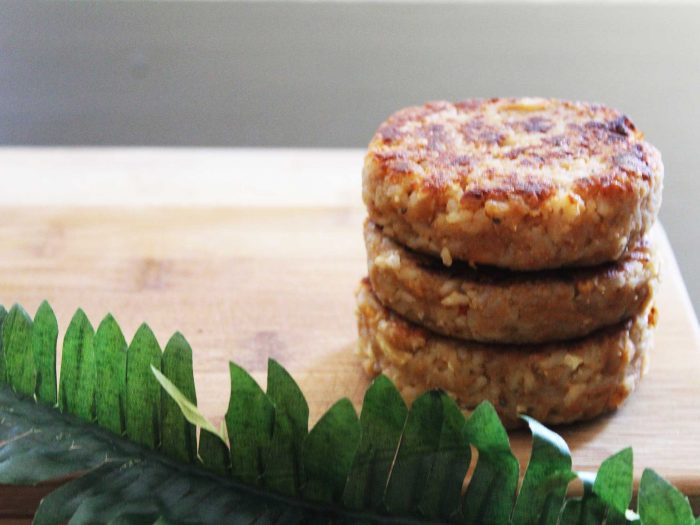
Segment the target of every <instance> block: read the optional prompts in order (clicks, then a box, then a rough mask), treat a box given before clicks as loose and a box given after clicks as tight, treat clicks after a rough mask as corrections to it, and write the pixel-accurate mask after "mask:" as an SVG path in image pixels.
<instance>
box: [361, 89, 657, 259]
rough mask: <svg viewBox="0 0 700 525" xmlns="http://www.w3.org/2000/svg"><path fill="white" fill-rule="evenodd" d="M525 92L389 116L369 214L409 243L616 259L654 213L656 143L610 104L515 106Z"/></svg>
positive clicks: (371, 181) (374, 144)
mask: <svg viewBox="0 0 700 525" xmlns="http://www.w3.org/2000/svg"><path fill="white" fill-rule="evenodd" d="M528 103H529V104H532V102H528V101H523V100H521V99H489V100H470V101H465V102H461V103H456V104H450V103H448V102H436V103H431V104H426V105H424V106H418V107H411V108H406V109H404V110H401V111H399V112H397V113H395V114H394V115H392V116H391V117H389V119H387V121H385V122H384V123H383V124H382V125H381V126H380V127H379V129H378V130H377V132H376V134H375V135H374V137H373V139H372V141H371V142H370V145H369V149H368V152H367V155H366V157H365V167H364V172H363V196H364V200H365V203H366V204H367V208H368V211H369V214H370V217H371V218H372V220H373V221H375V222H376V223H378V224H381V225H382V226H385V227H387V228H389V229H390V230H391V233H392V235H393V236H394V237H395V238H396V239H397V240H400V241H401V242H402V243H403V244H406V245H408V246H411V247H412V248H414V249H417V250H421V251H425V252H428V253H433V254H440V252H441V251H442V250H443V249H444V248H447V249H448V250H449V252H450V254H451V257H452V258H455V259H461V260H464V261H469V262H472V263H478V264H490V265H495V266H501V267H506V268H511V269H518V270H533V269H542V268H554V267H559V266H568V265H577V266H583V265H592V264H598V263H602V262H605V261H611V260H615V259H617V258H619V257H620V256H621V255H622V253H624V250H625V249H626V247H627V246H628V245H629V244H631V243H633V242H635V241H636V240H637V239H639V238H640V237H641V236H643V235H644V234H645V232H646V231H647V230H648V229H649V228H650V227H651V225H652V224H653V222H654V220H655V217H656V214H657V212H658V208H659V206H660V202H661V186H662V179H663V165H662V163H661V156H660V154H659V152H658V151H657V150H656V149H655V148H654V147H653V146H651V145H650V144H648V143H647V142H645V141H644V140H643V135H642V134H641V133H640V132H639V131H638V130H637V129H636V127H635V126H634V124H633V123H632V122H631V121H630V120H629V119H628V118H627V117H626V116H624V115H623V114H621V113H620V112H618V111H616V110H614V109H610V108H607V107H605V106H601V105H596V104H584V103H578V102H567V101H558V100H540V101H535V102H534V104H535V107H536V108H539V109H536V110H531V109H527V110H522V111H520V110H516V109H512V108H517V107H519V105H522V104H528ZM537 104H540V106H541V107H539V106H537ZM494 115H495V116H494ZM572 209H573V210H574V211H573V212H572V211H571V210H572ZM562 210H564V211H563V212H562Z"/></svg>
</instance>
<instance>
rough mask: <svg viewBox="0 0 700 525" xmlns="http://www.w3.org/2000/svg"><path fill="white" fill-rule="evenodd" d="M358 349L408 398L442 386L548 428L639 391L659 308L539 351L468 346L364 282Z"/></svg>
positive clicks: (465, 402)
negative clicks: (389, 305) (394, 308)
mask: <svg viewBox="0 0 700 525" xmlns="http://www.w3.org/2000/svg"><path fill="white" fill-rule="evenodd" d="M357 304H358V309H357V316H358V329H359V345H358V352H359V354H360V355H361V357H362V358H363V365H364V367H365V369H366V371H367V372H368V373H369V374H370V375H376V374H378V373H384V374H386V375H387V376H389V377H390V378H391V379H392V380H393V381H394V382H395V384H396V385H397V387H398V388H399V390H400V391H401V393H402V395H403V396H404V397H405V398H406V399H407V401H409V402H410V401H412V400H413V399H414V398H415V397H416V396H417V395H419V394H420V393H422V392H423V391H425V390H429V389H433V388H440V389H443V390H445V391H446V392H447V393H448V394H449V395H451V396H452V397H454V398H455V399H456V400H457V402H458V404H459V405H460V406H461V407H462V408H463V409H464V410H465V411H466V412H469V411H470V410H472V409H474V408H475V407H476V406H477V405H478V404H479V403H480V402H481V401H484V400H488V401H490V402H491V403H492V404H493V405H494V406H495V408H496V410H497V411H498V413H499V416H500V417H501V419H502V420H503V422H504V424H505V425H506V426H507V427H510V428H512V427H515V426H517V425H518V424H519V416H520V415H522V414H527V415H530V416H532V417H534V418H536V419H537V420H539V421H541V422H543V423H546V424H561V423H570V422H574V421H581V420H586V419H590V418H593V417H596V416H598V415H600V414H603V413H606V412H610V411H612V410H615V409H616V408H618V407H619V406H620V405H621V404H622V402H623V401H624V400H625V399H627V397H628V396H629V395H630V393H631V392H632V391H633V390H634V389H635V388H636V386H637V384H638V382H639V380H640V378H641V376H642V375H643V373H644V372H645V370H646V367H647V359H648V352H649V350H650V349H651V347H652V340H653V337H652V335H653V328H654V326H655V324H656V310H655V309H654V308H653V307H652V306H651V305H650V306H649V308H648V309H647V310H646V311H645V312H643V313H642V314H640V315H638V316H637V317H635V318H633V319H631V320H629V321H627V322H624V323H620V324H618V325H617V326H615V327H612V328H608V329H604V330H602V331H599V332H597V333H596V334H593V335H591V336H588V337H586V338H582V339H578V340H575V341H571V342H566V343H554V344H543V345H539V346H528V347H522V346H513V345H511V346H507V345H487V344H481V343H468V342H465V341H459V340H455V339H450V338H446V337H443V336H439V335H436V334H434V333H432V332H430V331H427V330H425V329H422V328H420V327H417V326H416V325H413V324H411V323H410V322H408V321H406V320H404V319H403V318H401V317H399V316H398V315H396V314H394V313H392V312H391V311H389V310H388V309H386V308H384V307H383V306H382V305H381V303H380V302H379V301H378V300H377V299H376V298H375V297H374V295H373V293H372V291H371V288H370V285H369V282H368V281H367V280H364V281H363V282H362V283H361V285H360V287H359V289H358V292H357Z"/></svg>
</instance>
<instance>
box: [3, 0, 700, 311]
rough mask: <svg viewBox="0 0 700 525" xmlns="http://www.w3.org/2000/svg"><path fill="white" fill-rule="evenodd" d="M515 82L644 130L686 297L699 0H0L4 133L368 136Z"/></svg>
mask: <svg viewBox="0 0 700 525" xmlns="http://www.w3.org/2000/svg"><path fill="white" fill-rule="evenodd" d="M513 94H515V95H520V94H531V95H544V96H555V97H564V98H573V99H584V100H596V101H602V102H606V103H608V104H611V105H614V106H617V107H620V108H621V109H623V110H624V111H625V112H627V113H628V114H629V115H630V116H631V117H632V118H633V119H634V120H635V121H636V123H637V124H638V126H639V127H641V128H642V129H643V130H645V131H646V133H647V136H648V138H649V139H650V140H651V141H652V142H653V143H655V144H656V145H657V146H658V147H659V148H660V149H661V151H662V152H663V155H664V161H665V165H666V190H665V194H664V208H663V212H662V214H661V216H662V220H663V222H664V224H665V226H666V228H667V230H668V232H669V235H670V237H671V240H672V242H673V244H674V247H675V249H676V253H677V256H678V259H679V260H680V263H681V268H682V270H683V272H684V275H685V277H686V280H687V281H688V285H689V288H690V291H691V296H692V298H693V300H694V302H695V305H696V308H697V307H698V305H700V276H697V277H696V274H698V273H700V272H697V271H696V269H698V268H700V253H699V252H698V251H697V250H696V249H695V247H696V246H697V245H698V241H699V240H700V228H698V222H700V212H699V211H698V206H697V205H696V200H697V198H698V197H699V196H700V151H699V148H698V145H697V144H698V138H700V5H699V4H698V3H684V4H681V3H663V4H657V3H640V4H637V3H624V4H615V3H610V2H603V3H593V2H585V3H581V4H578V3H546V4H538V3H528V2H522V1H520V2H516V3H512V4H509V3H501V2H499V3H496V4H487V3H470V2H457V3H445V4H442V3H435V2H422V3H420V2H419V3H413V2H403V1H394V2H391V3H381V2H369V3H367V2H347V3H345V2H328V1H321V2H268V1H257V2H226V1H223V2H200V1H180V2H153V1H133V2H108V1H49V2H37V1H35V0H13V1H5V0H0V144H6V145H14V144H37V145H47V144H62V145H168V146H178V145H206V146H302V147H307V146H308V147H327V146H334V147H362V146H364V145H365V144H366V142H367V140H368V139H369V137H370V136H371V134H372V132H373V131H374V129H375V127H376V126H377V124H378V123H379V121H381V120H382V119H383V118H384V117H385V116H386V115H388V114H389V113H391V112H392V111H393V110H395V109H397V108H399V107H402V106H405V105H408V104H414V103H420V102H422V101H424V100H428V99H440V98H445V99H461V98H467V97H473V96H496V95H513ZM0 173H2V167H1V166H0Z"/></svg>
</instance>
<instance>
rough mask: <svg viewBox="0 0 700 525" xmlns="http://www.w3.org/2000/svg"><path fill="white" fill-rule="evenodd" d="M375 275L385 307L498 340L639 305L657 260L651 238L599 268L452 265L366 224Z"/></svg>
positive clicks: (585, 326)
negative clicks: (533, 269)
mask: <svg viewBox="0 0 700 525" xmlns="http://www.w3.org/2000/svg"><path fill="white" fill-rule="evenodd" d="M364 234H365V244H366V246H367V263H368V269H369V279H370V282H371V284H372V288H373V289H374V292H375V294H376V295H377V297H378V299H379V300H380V301H381V302H382V303H383V304H384V306H386V307H388V308H391V309H392V310H394V311H395V312H397V313H398V314H400V315H402V316H404V317H406V318H407V319H409V320H411V321H413V322H416V323H418V324H420V325H422V326H425V327H426V328H429V329H431V330H433V331H435V332H437V333H439V334H442V335H446V336H449V337H456V338H460V339H466V340H472V341H482V342H493V343H515V344H527V343H541V342H551V341H561V340H566V339H572V338H577V337H582V336H585V335H587V334H590V333H592V332H594V331H595V330H597V329H599V328H602V327H606V326H611V325H614V324H616V323H618V322H620V321H622V320H624V319H628V318H630V317H633V316H635V315H637V314H638V313H639V312H641V311H642V310H643V309H644V307H645V305H646V304H647V302H648V300H649V299H650V298H651V297H652V295H653V289H654V287H655V285H656V282H657V277H658V261H657V257H656V254H655V253H654V251H653V250H652V248H651V244H650V243H649V242H647V241H646V240H643V241H642V242H640V243H638V244H637V245H636V246H633V247H631V248H630V249H628V250H627V252H626V253H625V255H624V256H623V257H622V258H621V259H620V260H618V261H616V262H614V263H610V264H605V265H602V266H597V267H593V268H569V269H559V270H547V271H539V272H510V271H507V270H500V269H495V268H486V267H479V269H478V271H477V270H476V269H474V268H472V267H470V266H469V265H467V264H465V263H455V264H453V265H452V266H451V267H449V268H447V267H445V266H444V265H442V264H441V263H440V261H439V260H437V259H435V258H431V257H427V256H425V255H423V254H419V253H417V252H414V251H412V250H410V249H408V248H406V247H404V246H402V245H401V244H399V243H397V242H395V241H394V240H392V239H390V238H389V237H387V236H386V235H384V233H383V231H382V229H381V227H379V226H377V225H375V224H374V223H372V222H371V221H367V222H366V223H365V230H364Z"/></svg>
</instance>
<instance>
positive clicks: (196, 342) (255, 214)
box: [0, 153, 700, 519]
mask: <svg viewBox="0 0 700 525" xmlns="http://www.w3.org/2000/svg"><path fill="white" fill-rule="evenodd" d="M164 155H166V156H167V153H164ZM349 158H354V157H349ZM358 158H359V156H358ZM1 159H2V155H1V154H0V160H1ZM261 161H262V157H261ZM346 162H347V159H346ZM232 167H233V168H235V167H236V166H232ZM354 168H355V173H356V176H355V177H354V178H353V179H352V180H346V179H344V178H338V179H337V180H338V184H337V185H336V186H335V187H332V188H329V194H330V193H333V197H332V200H333V201H334V202H332V203H330V204H329V205H325V204H326V203H324V201H323V199H318V200H317V202H314V203H313V205H309V204H308V203H304V205H299V200H295V199H296V197H295V191H297V192H298V193H300V194H302V193H303V187H304V185H306V184H318V183H319V182H320V181H319V179H318V177H315V176H314V177H311V176H310V177H308V178H306V179H304V177H303V173H296V175H297V176H299V177H300V178H298V179H297V184H298V185H299V186H298V189H297V190H294V191H292V190H290V195H289V199H288V205H286V206H282V205H280V204H279V203H277V202H275V205H274V206H268V205H267V203H266V202H265V198H264V195H262V196H261V199H260V200H255V198H254V197H250V201H249V202H246V203H242V204H241V203H234V204H230V203H229V204H227V203H225V202H224V203H222V202H217V205H216V206H207V205H205V204H206V203H205V204H202V203H199V204H198V205H197V206H187V205H184V204H186V202H185V203H184V204H182V203H180V204H178V205H174V204H173V203H172V202H170V201H168V202H167V203H166V204H167V205H164V204H163V203H160V204H159V205H149V204H144V203H140V204H138V205H129V204H130V203H129V201H128V198H127V199H126V200H125V201H124V203H123V204H124V205H123V206H120V207H114V206H109V207H105V206H90V204H95V202H97V204H99V198H97V199H96V200H95V202H92V203H91V202H89V201H88V202H84V201H80V198H81V197H80V194H79V192H78V193H77V194H76V195H77V196H76V195H72V196H69V197H67V198H66V199H65V200H61V199H58V200H57V205H55V206H53V207H46V206H42V205H38V204H37V203H36V202H35V199H34V200H33V199H26V201H24V202H22V200H21V199H20V198H19V196H18V198H17V202H18V203H19V202H22V203H21V204H16V205H13V204H12V202H8V198H7V197H5V198H4V199H3V201H4V204H3V205H2V207H1V209H0V211H1V213H2V218H3V219H2V221H0V255H1V256H0V304H4V305H6V306H8V307H9V306H10V305H11V304H12V303H13V302H19V303H21V304H23V305H24V306H25V307H26V308H27V309H28V311H30V312H33V311H35V310H36V308H37V307H38V305H39V303H40V302H41V301H42V300H43V299H48V300H49V301H50V302H51V304H52V305H53V307H54V309H55V311H56V313H57V315H58V318H59V326H60V327H61V330H62V332H61V333H64V330H65V328H66V326H67V324H68V322H69V320H70V317H71V316H72V314H73V312H74V311H75V309H76V308H77V307H78V306H81V307H83V308H84V310H85V311H86V312H87V314H88V316H89V317H90V319H91V320H92V322H93V324H94V325H95V326H96V325H97V324H98V323H99V321H100V320H101V318H102V317H103V316H104V315H105V314H106V313H107V312H111V313H113V314H114V315H115V317H116V318H117V319H118V320H119V322H120V323H121V325H122V327H123V329H124V332H125V335H126V336H127V338H130V337H131V336H133V334H134V332H135V330H136V328H137V327H138V326H139V324H140V323H141V322H143V321H146V322H148V323H149V325H150V326H151V327H152V328H153V330H154V332H155V334H156V335H157V336H158V339H159V341H160V342H161V344H163V345H164V344H165V342H166V340H167V338H168V337H169V336H170V335H171V334H172V333H173V332H174V331H176V330H179V331H181V332H183V333H184V334H185V336H186V337H187V338H188V340H189V341H190V343H191V345H192V347H193V349H194V369H195V380H196V384H197V392H198V399H199V401H200V403H199V405H200V407H201V408H202V410H203V411H204V413H205V414H206V415H208V416H209V417H210V418H211V419H213V420H214V421H215V422H218V421H220V419H221V417H222V416H223V414H224V412H225V409H226V405H227V402H228V384H229V379H228V370H227V366H226V364H227V362H228V361H229V360H233V361H235V362H237V363H238V364H240V365H242V366H243V367H245V368H246V369H248V370H250V371H251V372H252V373H253V375H254V376H255V377H256V378H257V379H258V380H259V381H260V382H261V383H262V384H264V377H265V369H266V362H267V359H268V358H269V357H273V358H275V359H277V360H278V361H280V362H281V363H282V364H283V365H284V366H286V367H287V368H288V369H289V370H290V371H291V372H292V374H293V375H294V377H295V378H296V379H297V380H298V381H299V383H300V385H301V387H302V389H303V390H304V392H305V393H306V395H307V397H308V400H309V403H310V408H311V419H312V420H314V421H315V420H316V419H317V418H318V417H319V416H320V415H321V414H322V412H323V411H324V410H325V409H327V408H328V407H329V406H330V405H331V403H332V402H333V401H335V400H337V399H338V398H340V397H343V396H347V397H349V398H350V399H351V400H352V401H353V402H354V403H355V404H356V406H359V404H360V402H361V398H362V394H363V392H364V389H365V387H366V386H367V379H366V378H365V377H364V375H363V373H362V371H361V369H360V366H359V364H358V360H357V358H356V357H355V355H354V350H355V344H356V326H355V317H354V297H353V292H354V290H355V287H356V285H357V283H358V281H359V279H360V278H361V277H362V276H363V275H364V273H365V271H366V262H365V252H364V245H363V241H362V233H361V224H362V221H363V219H364V209H363V208H362V203H361V199H360V189H359V188H360V177H359V166H354ZM47 169H48V168H47ZM345 170H346V171H348V172H349V171H350V170H349V166H347V165H345ZM40 171H41V170H39V172H40ZM234 171H235V170H234ZM302 171H303V170H302ZM267 175H269V177H275V176H278V177H282V176H284V175H285V172H284V170H282V171H281V172H277V175H275V174H273V173H269V174H267ZM28 176H31V174H30V175H28ZM235 178H236V177H235V176H234V177H233V179H235ZM241 180H244V179H243V178H241ZM196 181H197V178H196V173H193V174H192V178H191V182H192V184H195V183H196ZM147 183H148V184H151V182H147ZM47 184H48V188H47V187H45V188H43V189H42V190H41V191H48V192H50V183H47ZM266 184H269V180H268V181H267V182H266ZM186 187H187V185H186V184H184V186H183V188H185V189H186ZM140 188H141V186H139V182H138V181H134V182H133V185H132V191H133V192H134V194H135V195H137V194H138V192H139V191H140ZM343 188H345V189H343ZM348 188H355V190H356V191H346V190H347V189H348ZM101 191H104V192H105V193H109V192H110V187H109V186H108V185H105V186H104V187H103V188H102V190H101ZM125 191H126V190H125ZM230 191H235V185H234V187H233V188H230ZM126 193H127V195H128V192H126ZM338 195H347V198H346V200H345V201H344V202H338V201H339V198H338ZM135 200H138V196H136V197H135ZM219 200H221V199H219ZM301 200H302V201H303V199H301ZM76 201H78V202H76ZM132 204H133V203H132ZM656 240H657V243H658V246H659V249H660V252H661V255H662V258H663V260H662V265H663V266H662V285H661V288H660V292H659V297H658V308H659V312H660V321H659V327H658V330H657V335H656V345H655V350H654V354H653V356H652V363H651V369H650V372H649V374H648V376H647V377H646V378H645V380H644V381H643V382H642V384H641V387H640V388H639V390H638V392H637V393H636V394H635V395H634V396H633V397H632V398H631V399H630V400H629V401H628V402H627V403H626V405H625V406H624V407H623V408H622V409H621V410H620V411H619V412H617V413H616V414H614V415H611V416H608V417H604V418H600V419H598V420H596V421H594V422H591V423H586V424H580V425H574V426H569V427H560V428H558V429H557V430H558V431H559V432H561V433H562V435H563V436H564V438H565V439H566V440H567V442H568V443H569V445H570V446H571V449H572V453H573V457H574V467H575V468H576V469H578V470H595V469H596V468H597V467H598V465H599V464H600V462H601V461H602V460H603V459H604V458H605V457H606V456H608V455H609V454H611V453H613V452H616V451H618V450H619V449H621V448H623V447H625V446H628V445H631V446H633V447H634V453H635V458H634V459H635V475H636V479H637V480H639V477H640V476H641V472H642V469H643V467H653V468H655V469H656V470H657V471H659V472H660V473H661V474H662V475H664V476H665V477H667V478H668V479H670V480H671V481H672V482H673V483H675V484H676V485H677V486H678V487H679V488H680V489H681V490H683V491H684V492H686V493H687V494H689V495H691V496H698V495H700V454H698V439H697V436H698V435H699V434H700V418H699V417H698V415H699V414H700V409H698V407H697V406H696V401H697V399H700V381H698V377H699V376H700V337H699V335H698V334H699V330H698V326H697V321H696V318H695V314H694V313H693V310H692V307H691V305H690V301H689V299H688V296H687V292H686V290H685V287H684V284H683V281H682V278H681V276H680V273H679V271H678V267H677V265H676V262H675V259H674V256H673V253H672V250H671V247H670V246H669V244H668V241H667V239H666V236H665V235H664V233H663V231H662V230H661V229H660V228H659V229H658V230H657V232H656ZM511 439H512V442H513V446H514V448H515V449H516V451H517V453H518V455H519V457H520V459H521V461H522V463H523V465H524V464H526V462H527V459H528V458H527V448H528V446H529V435H528V434H527V433H525V432H516V433H513V434H512V437H511ZM46 490H47V488H46V487H39V488H24V487H20V488H16V487H0V516H5V517H7V518H13V519H14V518H17V519H18V518H23V517H27V516H30V515H31V514H32V512H33V510H34V508H35V506H36V504H37V503H38V500H39V498H40V497H41V494H43V493H44V492H45V491H46Z"/></svg>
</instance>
